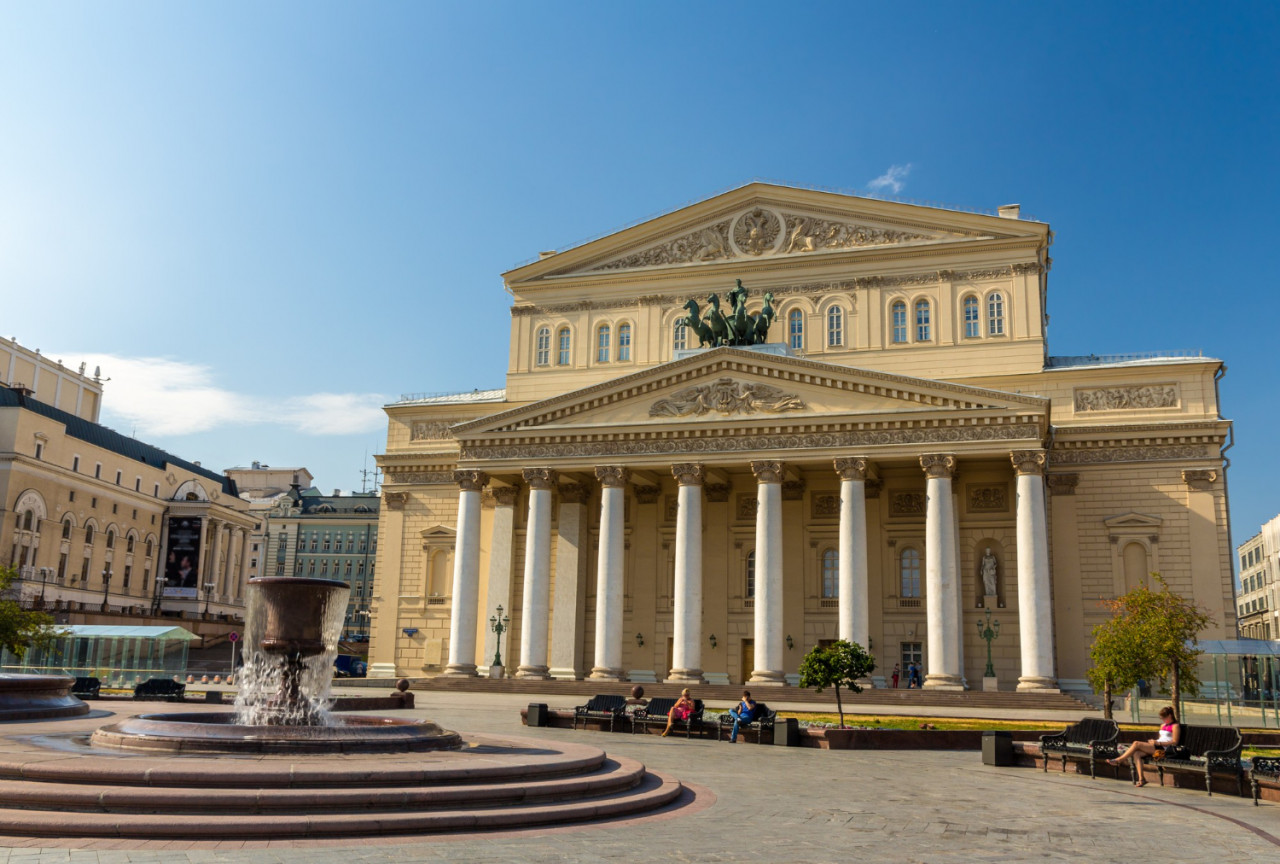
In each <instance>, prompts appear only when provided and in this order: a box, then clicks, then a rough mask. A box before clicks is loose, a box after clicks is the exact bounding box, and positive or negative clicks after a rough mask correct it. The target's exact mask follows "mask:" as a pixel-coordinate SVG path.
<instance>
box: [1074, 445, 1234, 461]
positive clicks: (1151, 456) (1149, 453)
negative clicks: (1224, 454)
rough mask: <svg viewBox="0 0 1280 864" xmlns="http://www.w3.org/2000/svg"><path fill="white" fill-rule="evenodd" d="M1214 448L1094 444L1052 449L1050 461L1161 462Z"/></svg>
mask: <svg viewBox="0 0 1280 864" xmlns="http://www.w3.org/2000/svg"><path fill="white" fill-rule="evenodd" d="M1216 455H1217V450H1215V449H1211V448H1209V447H1206V446H1204V445H1203V444H1168V445H1150V446H1142V447H1097V448H1089V449H1072V450H1052V451H1050V453H1049V464H1051V465H1095V464H1102V463H1107V462H1161V461H1168V460H1173V459H1209V458H1212V457H1214V456H1216Z"/></svg>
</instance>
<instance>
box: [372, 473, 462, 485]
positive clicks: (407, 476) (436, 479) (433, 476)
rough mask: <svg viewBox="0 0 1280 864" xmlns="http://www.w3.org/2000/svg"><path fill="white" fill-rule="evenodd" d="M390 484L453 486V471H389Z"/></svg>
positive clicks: (387, 479)
mask: <svg viewBox="0 0 1280 864" xmlns="http://www.w3.org/2000/svg"><path fill="white" fill-rule="evenodd" d="M385 476H386V482H388V483H448V484H450V485H452V484H453V482H454V481H453V472H452V471H388V472H387V473H386V475H385Z"/></svg>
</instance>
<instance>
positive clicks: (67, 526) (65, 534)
mask: <svg viewBox="0 0 1280 864" xmlns="http://www.w3.org/2000/svg"><path fill="white" fill-rule="evenodd" d="M62 539H63V540H70V539H71V517H70V516H68V517H67V518H66V519H63V520H62Z"/></svg>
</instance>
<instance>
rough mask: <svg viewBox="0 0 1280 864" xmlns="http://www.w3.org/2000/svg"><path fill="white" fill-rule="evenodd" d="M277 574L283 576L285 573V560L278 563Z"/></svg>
mask: <svg viewBox="0 0 1280 864" xmlns="http://www.w3.org/2000/svg"><path fill="white" fill-rule="evenodd" d="M299 569H301V568H299ZM276 575H277V576H283V575H284V562H283V561H282V562H280V563H279V564H276Z"/></svg>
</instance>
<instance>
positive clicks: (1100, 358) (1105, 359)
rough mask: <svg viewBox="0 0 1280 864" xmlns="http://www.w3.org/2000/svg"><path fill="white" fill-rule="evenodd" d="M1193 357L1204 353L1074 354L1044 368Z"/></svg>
mask: <svg viewBox="0 0 1280 864" xmlns="http://www.w3.org/2000/svg"><path fill="white" fill-rule="evenodd" d="M1195 357H1204V352H1203V351H1201V350H1199V349H1196V350H1191V349H1187V350H1178V351H1136V352H1133V353H1129V354H1075V355H1070V356H1063V357H1050V358H1049V359H1048V360H1047V361H1046V362H1045V367H1046V368H1048V369H1064V368H1067V367H1070V366H1098V365H1101V364H1103V363H1135V362H1139V361H1142V360H1179V359H1186V358H1195ZM1206 359H1215V358H1206Z"/></svg>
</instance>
